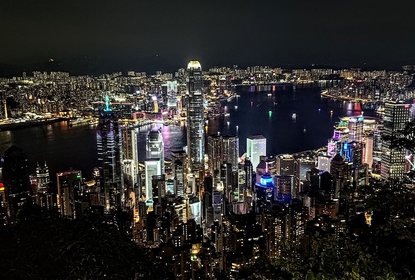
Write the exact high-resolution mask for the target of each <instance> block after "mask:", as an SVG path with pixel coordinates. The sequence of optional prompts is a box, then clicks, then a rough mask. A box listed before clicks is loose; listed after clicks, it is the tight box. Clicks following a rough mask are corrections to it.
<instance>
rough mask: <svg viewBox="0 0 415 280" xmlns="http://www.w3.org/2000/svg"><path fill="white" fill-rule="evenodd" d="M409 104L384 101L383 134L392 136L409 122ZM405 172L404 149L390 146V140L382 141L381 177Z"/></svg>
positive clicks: (399, 174)
mask: <svg viewBox="0 0 415 280" xmlns="http://www.w3.org/2000/svg"><path fill="white" fill-rule="evenodd" d="M409 108H410V105H409V104H402V103H392V102H386V103H385V114H384V117H383V135H382V136H393V135H394V134H396V132H397V131H399V130H401V129H403V128H404V127H405V124H406V123H407V122H409ZM404 173H405V150H403V149H399V148H392V147H391V142H390V141H387V140H383V142H382V163H381V176H382V179H385V180H386V179H398V178H402V177H403V175H404Z"/></svg>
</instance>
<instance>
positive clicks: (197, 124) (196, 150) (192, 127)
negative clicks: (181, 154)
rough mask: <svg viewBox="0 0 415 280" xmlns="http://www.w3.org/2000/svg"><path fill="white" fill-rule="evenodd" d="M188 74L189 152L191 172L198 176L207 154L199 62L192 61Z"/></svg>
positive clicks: (201, 76) (188, 67) (201, 77)
mask: <svg viewBox="0 0 415 280" xmlns="http://www.w3.org/2000/svg"><path fill="white" fill-rule="evenodd" d="M187 72H188V82H187V90H188V95H189V96H188V102H187V151H188V158H189V169H190V172H193V173H195V174H197V173H198V172H200V171H202V170H203V161H204V153H205V151H204V146H205V145H204V144H205V143H204V142H205V138H204V137H205V135H204V130H203V126H204V112H203V110H204V108H203V102H204V101H203V75H202V67H201V65H200V63H199V62H198V61H190V62H189V64H188V65H187Z"/></svg>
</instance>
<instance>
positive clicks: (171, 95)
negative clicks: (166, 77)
mask: <svg viewBox="0 0 415 280" xmlns="http://www.w3.org/2000/svg"><path fill="white" fill-rule="evenodd" d="M165 86H166V94H167V107H168V108H176V106H177V81H167V82H166V85H165Z"/></svg>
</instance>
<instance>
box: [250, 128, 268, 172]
mask: <svg viewBox="0 0 415 280" xmlns="http://www.w3.org/2000/svg"><path fill="white" fill-rule="evenodd" d="M246 154H247V157H248V158H249V160H250V161H251V162H252V167H253V169H254V170H256V167H257V166H258V164H259V161H260V158H259V157H260V156H266V155H267V139H266V138H265V137H264V136H262V135H256V136H250V137H248V138H247V139H246Z"/></svg>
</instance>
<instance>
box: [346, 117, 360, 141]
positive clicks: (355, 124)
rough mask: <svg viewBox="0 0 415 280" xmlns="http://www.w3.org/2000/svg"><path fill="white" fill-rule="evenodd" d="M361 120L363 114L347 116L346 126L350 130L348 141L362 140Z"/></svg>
mask: <svg viewBox="0 0 415 280" xmlns="http://www.w3.org/2000/svg"><path fill="white" fill-rule="evenodd" d="M363 121H364V118H363V116H359V117H351V118H349V122H348V128H349V131H350V132H349V133H350V134H349V135H350V141H355V142H362V141H363Z"/></svg>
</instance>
